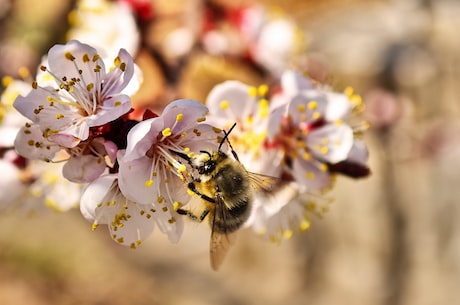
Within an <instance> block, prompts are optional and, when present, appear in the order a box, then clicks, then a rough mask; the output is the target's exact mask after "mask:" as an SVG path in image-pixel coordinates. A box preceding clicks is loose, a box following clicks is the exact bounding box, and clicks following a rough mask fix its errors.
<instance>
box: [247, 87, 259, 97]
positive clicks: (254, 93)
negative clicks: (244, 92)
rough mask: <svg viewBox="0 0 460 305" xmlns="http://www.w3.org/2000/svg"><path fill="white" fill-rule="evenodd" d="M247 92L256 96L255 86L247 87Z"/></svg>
mask: <svg viewBox="0 0 460 305" xmlns="http://www.w3.org/2000/svg"><path fill="white" fill-rule="evenodd" d="M248 94H249V96H251V97H256V96H257V88H256V87H254V86H250V87H249V88H248Z"/></svg>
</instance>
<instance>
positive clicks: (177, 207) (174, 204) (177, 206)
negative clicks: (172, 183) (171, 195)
mask: <svg viewBox="0 0 460 305" xmlns="http://www.w3.org/2000/svg"><path fill="white" fill-rule="evenodd" d="M181 206H182V203H180V202H179V201H174V203H173V208H174V211H177V210H178V209H179V208H180V207H181Z"/></svg>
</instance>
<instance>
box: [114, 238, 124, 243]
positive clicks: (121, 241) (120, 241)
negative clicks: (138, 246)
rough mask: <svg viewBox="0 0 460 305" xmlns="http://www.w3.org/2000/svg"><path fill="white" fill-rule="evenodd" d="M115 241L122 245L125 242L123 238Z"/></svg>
mask: <svg viewBox="0 0 460 305" xmlns="http://www.w3.org/2000/svg"><path fill="white" fill-rule="evenodd" d="M116 241H117V243H120V244H122V243H123V242H124V241H125V240H124V238H123V237H119V238H117V239H116Z"/></svg>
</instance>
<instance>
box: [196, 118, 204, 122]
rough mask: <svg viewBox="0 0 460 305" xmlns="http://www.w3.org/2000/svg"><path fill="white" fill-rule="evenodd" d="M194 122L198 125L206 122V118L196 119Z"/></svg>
mask: <svg viewBox="0 0 460 305" xmlns="http://www.w3.org/2000/svg"><path fill="white" fill-rule="evenodd" d="M196 121H197V122H198V123H200V122H204V121H206V118H205V117H202V118H198V119H196Z"/></svg>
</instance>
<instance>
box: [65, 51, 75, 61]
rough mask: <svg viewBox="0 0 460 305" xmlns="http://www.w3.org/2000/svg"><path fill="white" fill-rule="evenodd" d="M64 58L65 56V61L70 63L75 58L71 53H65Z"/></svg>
mask: <svg viewBox="0 0 460 305" xmlns="http://www.w3.org/2000/svg"><path fill="white" fill-rule="evenodd" d="M64 56H65V58H66V59H68V60H70V61H74V60H75V56H73V55H72V53H71V52H66V53H65V54H64Z"/></svg>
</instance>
